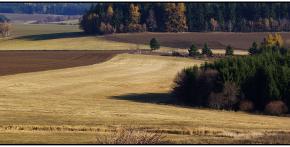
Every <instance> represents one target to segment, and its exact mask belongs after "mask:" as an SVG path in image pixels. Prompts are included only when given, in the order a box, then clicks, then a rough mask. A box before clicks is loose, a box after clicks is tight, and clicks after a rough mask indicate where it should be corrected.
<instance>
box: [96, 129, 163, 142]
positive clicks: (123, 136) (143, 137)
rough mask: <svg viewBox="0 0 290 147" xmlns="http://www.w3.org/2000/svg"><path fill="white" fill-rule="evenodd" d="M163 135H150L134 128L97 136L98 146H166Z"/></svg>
mask: <svg viewBox="0 0 290 147" xmlns="http://www.w3.org/2000/svg"><path fill="white" fill-rule="evenodd" d="M164 138H165V136H163V135H162V134H161V133H150V132H146V131H142V130H136V129H134V128H132V127H131V128H121V129H118V130H117V131H115V132H114V133H111V134H110V135H103V136H97V139H96V143H97V144H164V143H165V142H164V141H163V139H164Z"/></svg>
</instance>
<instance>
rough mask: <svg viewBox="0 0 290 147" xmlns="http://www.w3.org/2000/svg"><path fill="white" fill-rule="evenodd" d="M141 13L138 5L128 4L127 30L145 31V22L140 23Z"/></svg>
mask: <svg viewBox="0 0 290 147" xmlns="http://www.w3.org/2000/svg"><path fill="white" fill-rule="evenodd" d="M140 17H141V13H140V10H139V6H138V5H136V6H135V5H134V4H131V5H130V23H129V25H128V31H129V32H145V31H146V29H147V27H146V24H144V25H141V24H140Z"/></svg>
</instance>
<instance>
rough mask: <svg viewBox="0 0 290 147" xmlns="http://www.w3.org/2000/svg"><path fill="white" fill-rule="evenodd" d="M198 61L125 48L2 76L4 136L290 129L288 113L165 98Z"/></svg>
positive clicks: (206, 137)
mask: <svg viewBox="0 0 290 147" xmlns="http://www.w3.org/2000/svg"><path fill="white" fill-rule="evenodd" d="M202 62H203V61H199V60H193V59H185V58H175V57H160V56H150V55H130V54H122V55H118V56H116V57H114V58H113V59H111V60H109V61H107V62H104V63H101V64H96V65H90V66H84V67H76V68H69V69H60V70H52V71H44V72H34V73H25V74H18V75H10V76H2V77H0V116H2V117H0V130H1V133H0V138H1V139H0V140H1V143H23V142H24V143H84V142H85V143H95V141H96V138H95V136H96V135H100V134H104V133H105V134H107V133H110V132H112V131H114V130H116V129H117V128H118V127H120V126H133V127H134V128H136V129H142V130H144V131H147V132H152V133H154V132H155V133H163V134H164V135H166V140H170V142H173V143H227V142H231V141H233V140H240V139H245V138H249V137H250V138H254V137H258V136H260V134H263V133H265V132H266V131H273V132H274V133H275V132H277V131H283V132H287V131H290V126H289V125H288V124H289V123H290V118H287V117H275V116H262V115H251V114H247V113H243V112H228V111H217V110H207V109H195V108H183V107H179V106H174V105H165V104H166V103H167V101H168V100H169V99H170V96H168V94H167V92H168V91H169V90H170V88H171V85H172V81H173V78H174V77H175V74H176V73H177V72H178V71H180V70H181V69H182V68H184V67H187V66H191V65H193V64H200V63H202Z"/></svg>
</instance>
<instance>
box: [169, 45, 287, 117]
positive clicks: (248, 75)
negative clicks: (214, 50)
mask: <svg viewBox="0 0 290 147" xmlns="http://www.w3.org/2000/svg"><path fill="white" fill-rule="evenodd" d="M275 48H277V47H275ZM275 48H272V49H269V48H268V47H267V48H264V49H263V48H262V49H261V50H262V51H261V52H260V53H259V54H257V55H254V56H246V57H228V58H224V59H220V60H216V61H215V62H213V63H205V64H204V65H202V66H201V67H200V68H198V67H191V68H187V69H184V70H183V71H182V72H181V73H179V74H178V75H177V78H176V79H177V80H175V85H174V88H173V92H172V93H173V94H174V95H175V97H176V98H177V99H179V100H180V101H182V102H183V103H184V104H186V105H191V106H199V107H200V106H202V107H211V108H215V109H227V110H243V111H253V110H256V111H266V112H268V113H270V114H278V112H279V113H285V110H286V109H285V107H284V105H282V104H279V105H278V104H275V106H276V107H274V109H275V111H277V112H275V111H274V110H270V108H268V107H272V105H273V104H271V105H269V103H270V102H272V101H280V102H283V104H285V106H286V108H287V107H290V56H289V55H290V54H289V51H287V52H286V53H285V52H284V53H282V52H281V48H278V49H275ZM245 98H246V99H245ZM268 105H269V106H268ZM266 107H267V109H266ZM278 107H279V108H278ZM276 109H277V110H276ZM282 110H283V111H282Z"/></svg>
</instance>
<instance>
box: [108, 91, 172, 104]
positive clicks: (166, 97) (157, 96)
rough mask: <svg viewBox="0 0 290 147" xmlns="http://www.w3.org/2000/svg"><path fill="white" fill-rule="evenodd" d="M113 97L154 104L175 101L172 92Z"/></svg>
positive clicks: (114, 97)
mask: <svg viewBox="0 0 290 147" xmlns="http://www.w3.org/2000/svg"><path fill="white" fill-rule="evenodd" d="M112 98H113V99H118V100H129V101H134V102H141V103H154V104H174V103H175V101H174V99H173V98H172V96H171V95H170V93H141V94H140V93H130V94H125V95H118V96H113V97H112Z"/></svg>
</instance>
